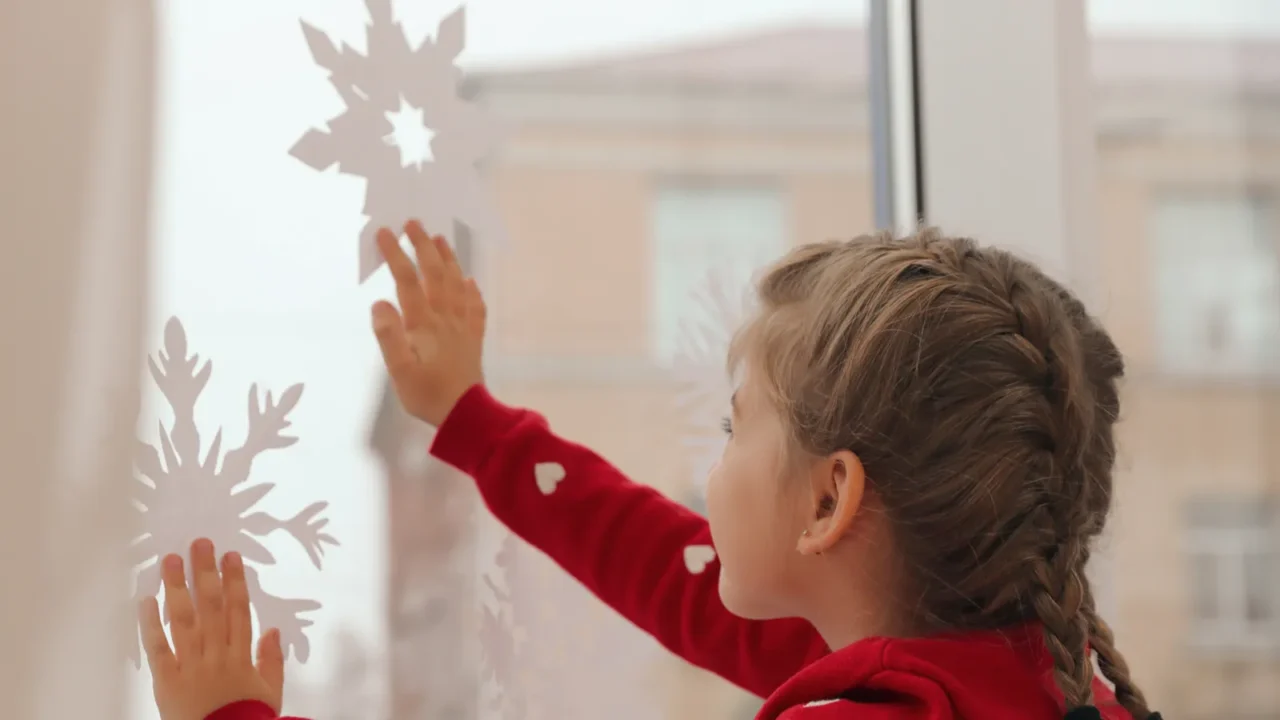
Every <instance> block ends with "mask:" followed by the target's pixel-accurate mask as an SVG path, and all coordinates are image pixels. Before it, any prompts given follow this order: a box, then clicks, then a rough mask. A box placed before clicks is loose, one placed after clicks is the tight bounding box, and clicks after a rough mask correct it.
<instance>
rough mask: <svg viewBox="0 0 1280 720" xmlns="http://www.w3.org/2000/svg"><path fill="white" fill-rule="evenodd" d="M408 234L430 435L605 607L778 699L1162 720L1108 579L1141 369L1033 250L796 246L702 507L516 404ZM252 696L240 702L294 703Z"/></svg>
mask: <svg viewBox="0 0 1280 720" xmlns="http://www.w3.org/2000/svg"><path fill="white" fill-rule="evenodd" d="M406 233H407V234H408V236H409V237H410V239H411V240H412V242H413V245H414V248H415V251H416V254H417V259H418V266H419V267H420V268H421V271H422V272H421V275H419V273H418V271H417V270H415V267H414V264H413V262H412V261H411V260H410V259H409V258H408V257H407V256H406V255H405V254H404V253H403V252H402V251H401V250H400V248H399V246H398V245H397V244H396V238H395V235H394V234H393V233H391V232H388V231H385V230H384V231H383V232H382V233H381V234H380V236H379V243H380V247H381V250H382V253H383V255H384V256H385V257H386V260H387V263H388V265H389V266H390V268H391V272H392V274H393V275H394V277H395V281H396V288H397V294H398V298H399V301H400V309H401V310H400V312H397V311H396V309H395V308H394V307H393V306H391V305H390V304H388V303H379V304H377V305H376V306H375V307H374V308H373V324H374V329H375V332H376V334H377V337H378V341H379V344H380V346H381V348H382V352H383V355H384V359H385V361H386V364H387V369H388V370H389V372H390V374H391V377H392V381H393V383H394V384H395V388H396V392H397V394H398V395H399V397H400V399H401V401H402V402H403V404H404V405H405V407H406V409H407V410H408V411H409V412H411V413H412V414H414V415H416V416H417V417H419V418H421V419H423V420H425V421H426V422H428V423H431V424H433V425H436V426H437V427H438V428H439V432H438V434H437V436H436V439H435V441H434V444H433V447H432V452H433V453H434V454H435V455H436V456H437V457H439V458H440V459H442V460H444V461H446V462H449V463H451V464H453V465H455V466H456V467H458V468H460V469H461V470H463V471H465V472H467V473H468V474H470V475H472V476H473V477H475V478H476V481H477V483H478V484H479V487H480V490H481V492H482V494H483V495H484V498H485V501H486V503H487V504H488V506H489V508H490V509H491V510H492V511H493V512H494V514H495V515H497V517H498V518H499V519H501V520H502V521H503V522H504V523H505V524H506V525H507V526H508V527H509V528H510V529H511V530H512V531H513V532H515V533H517V534H518V535H520V536H521V537H522V538H524V539H525V540H526V541H528V542H529V543H531V544H532V545H534V546H536V547H538V548H540V549H541V550H543V551H544V552H546V553H547V554H548V555H549V556H550V557H552V558H553V559H554V560H556V562H558V563H559V564H560V566H561V567H563V568H564V569H565V570H566V571H567V572H569V573H570V574H572V575H573V576H574V577H575V578H577V579H578V580H579V581H581V582H582V583H583V584H584V585H586V586H587V587H588V588H589V589H590V590H591V591H592V592H594V593H595V594H596V595H597V596H599V597H600V598H601V599H602V600H603V601H604V602H606V603H608V604H609V605H611V606H612V607H613V608H614V609H616V610H617V611H618V612H620V613H622V614H623V615H624V616H626V617H627V618H628V619H630V620H631V621H632V622H633V623H635V624H636V625H638V626H639V627H640V628H642V629H644V630H645V631H646V632H648V633H650V634H651V635H653V636H654V637H655V638H657V639H658V640H659V641H660V642H662V643H663V644H664V645H665V646H666V647H667V648H669V649H670V650H672V651H673V652H675V653H676V654H678V655H679V656H681V657H682V658H684V659H686V660H688V661H689V662H691V663H693V664H695V665H698V666H701V667H703V668H706V669H708V670H710V671H712V672H715V673H716V674H718V675H720V676H721V677H724V678H725V679H727V680H729V681H731V682H733V683H735V684H737V685H739V686H741V687H743V688H745V689H747V690H749V691H751V692H753V693H756V694H758V695H760V696H763V697H766V698H767V700H766V701H765V704H764V707H763V708H762V709H761V711H760V714H759V716H758V720H823V719H824V718H825V719H829V720H838V719H841V718H848V719H849V720H854V719H855V718H856V719H857V720H1059V719H1061V718H1063V717H1064V716H1065V717H1068V718H1073V719H1077V718H1079V719H1083V718H1095V719H1097V718H1105V719H1106V720H1146V719H1147V718H1157V717H1158V716H1156V715H1153V714H1151V713H1150V712H1149V710H1148V708H1147V705H1146V701H1145V700H1144V699H1143V696H1142V693H1141V692H1140V691H1139V690H1138V688H1137V687H1136V686H1135V685H1134V683H1133V682H1132V681H1131V680H1130V678H1129V671H1128V668H1127V667H1126V665H1125V662H1124V658H1123V657H1122V656H1121V655H1120V653H1119V652H1118V651H1117V650H1116V648H1115V645H1114V643H1113V638H1112V635H1111V631H1110V630H1109V629H1108V627H1107V625H1106V623H1104V622H1103V621H1102V619H1101V618H1100V617H1098V615H1097V611H1096V608H1095V606H1094V600H1093V595H1092V592H1091V591H1090V588H1089V584H1088V580H1087V578H1086V576H1085V572H1084V568H1085V564H1086V562H1087V561H1088V558H1089V550H1090V547H1091V544H1092V542H1093V540H1094V539H1095V538H1096V537H1097V536H1098V534H1099V533H1101V531H1102V529H1103V525H1104V523H1105V520H1106V516H1107V513H1108V511H1109V509H1110V504H1111V494H1112V477H1111V471H1112V465H1113V462H1114V459H1115V440H1114V433H1113V426H1114V424H1115V421H1116V418H1117V415H1118V412H1119V399H1118V395H1117V389H1116V383H1117V381H1118V380H1119V378H1120V376H1121V374H1122V372H1123V363H1122V360H1121V357H1120V353H1119V352H1118V351H1117V350H1116V347H1115V346H1114V344H1113V343H1112V342H1111V339H1110V338H1109V337H1108V336H1107V334H1106V332H1104V331H1103V330H1102V329H1101V328H1100V327H1099V326H1098V324H1097V323H1096V322H1095V321H1094V320H1093V319H1092V318H1090V317H1089V316H1088V314H1087V313H1086V312H1085V309H1084V307H1083V306H1082V305H1081V303H1080V302H1079V301H1078V300H1076V299H1075V298H1074V297H1073V296H1072V295H1071V294H1070V293H1069V292H1067V291H1066V290H1065V289H1064V288H1063V287H1062V286H1060V285H1058V284H1057V283H1055V282H1053V281H1052V280H1050V279H1049V278H1047V277H1045V276H1044V275H1043V274H1042V273H1040V272H1039V271H1038V270H1037V269H1036V268H1035V267H1033V266H1032V265H1030V264H1028V263H1026V262H1023V261H1021V260H1018V259H1016V258H1015V257H1013V256H1011V255H1009V254H1008V253H1005V252H1001V251H998V250H991V249H984V248H979V247H978V246H976V245H975V244H974V243H973V242H971V241H968V240H962V239H953V238H946V237H942V236H940V235H938V234H937V233H935V232H932V231H925V232H922V233H920V234H918V235H916V236H914V237H909V238H906V239H891V238H889V237H884V236H877V237H863V238H858V239H856V240H853V241H850V242H832V243H825V244H818V245H810V246H806V247H802V248H798V249H796V250H794V251H792V252H791V253H790V254H789V255H788V256H786V257H785V258H783V259H782V260H781V261H780V262H779V263H778V264H776V265H775V266H774V267H773V268H771V269H770V270H769V271H768V273H767V274H766V275H765V276H764V278H763V279H762V280H761V282H760V284H759V287H758V295H759V301H760V303H759V305H760V307H759V310H758V312H757V313H756V314H755V316H754V317H753V318H752V319H751V320H750V321H749V322H748V324H747V325H746V326H745V327H744V328H742V329H741V330H740V331H739V333H738V334H737V336H736V337H735V340H734V342H733V344H732V348H731V351H730V355H729V368H730V371H731V373H732V374H733V376H734V378H735V379H736V382H737V391H736V393H735V395H734V400H733V409H732V415H731V417H730V418H727V419H726V422H725V431H726V432H727V433H729V441H728V443H727V446H726V449H725V451H724V456H723V458H722V459H721V462H720V464H719V465H718V466H717V467H716V468H715V469H714V470H713V471H712V474H711V477H710V478H709V481H708V487H707V515H708V520H703V519H702V518H700V517H698V516H697V515H695V514H693V513H691V512H689V511H687V510H685V509H684V508H682V507H681V506H679V505H677V504H675V503H673V502H671V501H669V500H667V499H666V498H664V497H663V496H661V495H660V494H659V493H657V492H656V491H654V490H651V489H649V488H647V487H644V486H641V485H637V484H634V483H632V482H630V481H628V480H627V479H626V478H624V477H623V476H622V475H621V474H620V473H619V472H618V471H617V470H615V469H614V468H612V467H611V466H609V464H608V463H606V462H605V461H604V460H602V459H601V458H599V457H598V456H596V455H595V454H593V453H592V452H591V451H590V450H588V449H586V448H583V447H580V446H578V445H574V444H573V443H570V442H568V441H565V440H562V439H560V438H558V437H556V436H555V435H553V434H552V433H551V431H550V430H549V429H548V428H547V425H546V422H545V421H544V420H543V419H542V418H541V417H539V416H538V415H536V414H534V413H532V412H530V411H527V410H520V409H515V408H511V407H507V406H505V405H503V404H501V403H499V402H498V401H497V400H495V399H494V398H493V396H491V395H490V394H489V393H488V391H487V390H486V389H485V387H484V385H483V382H482V376H481V370H480V368H481V365H480V355H481V352H480V351H481V339H482V336H483V332H484V305H483V302H482V301H481V298H480V294H479V292H478V291H477V289H476V286H475V284H474V283H473V282H472V281H470V280H466V279H464V278H463V276H462V274H461V272H460V271H459V269H458V265H457V263H456V261H455V260H454V258H453V254H452V252H451V251H450V250H449V248H448V245H447V244H446V243H445V242H444V240H443V239H442V238H438V237H437V238H432V237H429V236H428V235H427V234H426V233H425V232H424V231H423V229H422V228H421V227H420V226H419V225H417V224H416V223H410V224H409V225H408V226H407V227H406ZM198 586H199V585H198V584H197V587H198ZM177 587H181V585H180V584H178V585H177ZM179 592H181V591H180V590H179ZM197 604H199V603H197ZM241 655H242V656H244V657H243V660H242V663H241V664H242V665H247V664H248V660H247V652H242V653H241ZM1091 657H1092V658H1096V660H1097V663H1098V666H1099V668H1100V669H1101V672H1102V674H1103V675H1104V676H1105V678H1106V679H1107V680H1109V681H1110V683H1111V685H1112V686H1113V687H1114V692H1113V691H1112V690H1111V689H1109V688H1108V687H1107V685H1105V684H1104V683H1103V682H1102V681H1101V680H1100V679H1099V678H1097V677H1095V673H1094V666H1093V662H1092V660H1091ZM210 678H211V679H210V680H209V682H210V683H213V682H215V681H214V679H213V676H212V675H211V676H210ZM157 692H159V688H158V690H157ZM224 694H225V693H224ZM211 696H212V695H211ZM246 697H250V696H249V695H246ZM237 707H239V708H242V709H241V710H238V711H237V713H238V714H234V713H233V714H225V713H226V711H225V710H224V714H222V715H218V716H217V717H218V718H219V720H223V719H224V718H225V719H226V720H231V719H232V718H234V719H235V720H249V719H250V718H255V719H256V718H258V717H263V718H269V717H272V715H271V714H270V711H269V708H268V705H263V704H259V705H248V704H241V705H239V706H237ZM253 707H258V708H259V709H260V710H261V713H262V714H261V715H253V714H252V713H253V710H252V709H251V708H253ZM243 708H250V709H243ZM209 709H212V708H209ZM199 717H200V716H199V715H198V714H197V715H190V716H184V717H179V716H177V715H173V716H166V718H165V720H199Z"/></svg>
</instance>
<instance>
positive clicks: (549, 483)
mask: <svg viewBox="0 0 1280 720" xmlns="http://www.w3.org/2000/svg"><path fill="white" fill-rule="evenodd" d="M533 478H534V479H535V480H537V481H538V489H539V490H541V491H542V494H543V495H550V494H551V493H553V492H555V491H556V486H557V485H559V484H560V481H561V480H564V466H563V465H561V464H560V463H558V462H544V463H538V464H537V465H534V466H533Z"/></svg>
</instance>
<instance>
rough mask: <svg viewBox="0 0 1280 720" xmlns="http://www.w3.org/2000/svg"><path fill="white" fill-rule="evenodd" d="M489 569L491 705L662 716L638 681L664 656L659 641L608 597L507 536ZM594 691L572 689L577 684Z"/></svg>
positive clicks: (485, 620) (486, 620)
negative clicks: (613, 605)
mask: <svg viewBox="0 0 1280 720" xmlns="http://www.w3.org/2000/svg"><path fill="white" fill-rule="evenodd" d="M494 565H495V567H494V569H493V570H491V571H489V572H486V573H484V574H483V576H482V577H483V584H484V588H485V590H486V591H487V592H486V593H485V594H486V595H487V596H488V597H487V598H486V600H487V602H482V604H481V608H480V612H481V617H480V655H481V662H482V680H483V681H484V682H486V683H488V684H490V685H489V687H488V688H485V689H484V690H485V691H482V694H483V695H484V696H485V697H486V700H487V703H486V710H487V712H489V713H492V714H493V715H494V716H495V717H500V718H503V720H526V719H527V718H565V717H610V718H614V719H615V720H639V719H640V718H651V717H655V713H657V712H660V707H659V706H658V703H657V702H655V698H654V697H653V691H652V689H651V688H649V687H645V685H644V684H643V683H637V682H635V678H637V677H642V676H643V675H644V674H645V673H646V672H649V671H650V670H651V668H652V664H653V662H655V661H656V660H657V658H659V657H661V656H662V655H661V653H660V651H659V650H658V647H657V645H656V643H654V642H653V640H652V639H651V638H649V637H648V636H647V635H644V634H643V633H641V632H640V631H639V630H638V629H636V628H635V627H634V626H632V625H631V624H630V623H628V622H627V621H626V620H624V619H623V618H621V617H620V616H618V615H617V614H616V613H615V612H614V611H613V610H612V609H611V608H609V607H608V606H607V605H605V604H604V603H602V602H600V600H599V599H597V598H596V597H595V596H593V595H591V593H590V592H589V591H587V590H586V589H585V588H583V587H582V586H581V585H580V584H578V583H577V581H575V580H574V579H573V578H572V577H570V576H569V575H567V574H566V573H565V572H564V570H563V569H561V568H560V566H559V565H557V564H555V562H553V561H552V560H551V559H550V558H548V557H547V556H545V555H543V554H542V553H541V552H538V551H536V550H534V549H533V548H531V547H530V546H528V545H526V544H524V543H523V542H522V541H520V540H519V539H517V538H516V536H514V535H511V534H506V535H505V537H504V539H503V542H502V544H501V546H500V549H499V550H498V552H497V553H496V556H495V557H494ZM575 682H576V683H582V684H585V685H587V686H589V688H590V690H589V691H588V692H582V693H576V694H568V695H567V694H565V693H564V692H562V690H561V689H562V688H564V687H567V686H569V685H571V684H573V683H575Z"/></svg>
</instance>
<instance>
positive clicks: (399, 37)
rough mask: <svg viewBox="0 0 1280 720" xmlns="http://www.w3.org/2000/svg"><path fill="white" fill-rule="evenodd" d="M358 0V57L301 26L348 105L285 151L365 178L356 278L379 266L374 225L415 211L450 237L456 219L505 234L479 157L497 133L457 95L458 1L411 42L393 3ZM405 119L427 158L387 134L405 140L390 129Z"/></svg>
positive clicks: (461, 23) (481, 233)
mask: <svg viewBox="0 0 1280 720" xmlns="http://www.w3.org/2000/svg"><path fill="white" fill-rule="evenodd" d="M366 4H367V6H368V8H369V13H370V16H371V18H372V20H371V23H370V24H369V25H368V26H367V28H366V38H367V40H368V47H367V50H366V52H367V54H365V55H361V54H360V53H358V52H356V51H355V50H353V49H352V48H351V47H350V46H347V45H345V44H344V45H343V46H342V47H337V46H335V45H334V43H333V42H332V41H331V40H330V39H329V38H328V36H327V35H325V34H324V33H323V32H322V31H320V30H318V29H316V28H315V27H312V26H311V25H308V24H307V23H305V22H304V23H302V31H303V34H304V35H305V36H306V40H307V45H309V46H310V48H311V54H312V56H313V57H314V58H315V61H316V64H318V65H320V66H321V67H323V68H324V69H326V70H328V71H329V82H330V83H332V84H333V87H334V88H336V89H337V91H338V94H339V95H340V96H341V97H342V100H343V102H344V103H345V104H346V111H345V112H343V113H342V114H341V115H339V116H338V117H336V118H334V119H333V120H331V121H330V122H329V128H330V131H329V132H325V131H322V130H314V129H313V130H311V131H309V132H307V134H306V135H304V136H303V137H302V139H301V140H299V141H298V142H297V144H295V145H294V146H293V148H292V149H291V150H290V151H289V153H290V154H291V155H293V156H294V157H296V158H298V159H299V160H301V161H302V162H304V163H306V164H307V165H309V166H310V167H312V168H314V169H316V170H325V169H327V168H329V167H332V166H333V165H335V164H336V165H337V166H338V171H339V172H341V173H346V174H349V175H357V176H361V177H364V178H365V179H366V181H367V182H366V186H365V207H364V213H365V215H366V217H367V218H368V222H367V223H366V224H365V226H364V229H363V230H362V231H361V233H360V282H364V281H365V280H366V279H368V277H369V276H370V275H371V274H373V272H374V271H375V270H377V269H378V267H379V266H380V265H381V264H382V257H381V256H380V255H379V254H378V251H377V248H376V246H375V245H374V235H375V233H376V231H377V229H378V228H379V227H383V226H386V227H393V228H398V227H401V226H402V225H403V224H404V223H405V222H406V221H408V220H409V219H411V218H417V219H420V220H421V221H422V222H423V225H424V226H425V227H426V228H427V229H428V230H429V231H430V232H432V233H434V234H441V235H445V236H446V237H447V238H449V239H450V240H455V237H454V235H455V231H456V230H457V228H458V226H459V225H460V226H462V227H464V228H466V231H467V232H468V233H469V234H470V236H471V237H473V238H475V239H477V240H479V241H481V242H489V243H493V244H501V243H502V242H503V241H504V239H503V234H502V226H501V222H500V221H499V220H498V210H497V206H496V204H495V202H494V200H493V198H492V196H491V195H490V193H489V192H488V189H487V188H486V185H485V183H484V181H483V178H482V177H481V174H480V170H479V168H478V163H480V162H481V161H482V160H484V159H486V158H487V157H489V156H490V155H491V154H492V153H493V151H494V149H495V147H496V146H497V144H498V141H499V139H500V138H501V137H502V136H503V135H504V134H505V133H504V132H503V131H502V129H501V128H500V127H499V124H498V123H497V122H496V121H495V120H494V118H493V117H492V116H490V115H489V114H488V113H486V112H485V111H484V110H483V109H482V108H480V106H478V105H476V104H474V103H472V102H469V101H467V100H464V99H463V98H461V97H459V94H458V91H459V84H460V82H461V80H462V71H461V70H460V69H459V68H458V66H457V64H456V60H457V57H458V55H459V53H461V52H462V50H463V47H464V45H465V17H466V16H465V8H462V7H460V8H458V9H457V10H455V11H454V12H453V13H451V14H449V15H448V16H447V17H445V18H444V19H443V20H441V21H440V23H439V26H438V29H437V31H436V34H435V37H434V38H427V39H426V40H425V41H424V42H423V43H422V44H421V45H420V46H418V47H417V48H414V47H412V46H410V44H409V40H408V39H407V38H406V37H405V33H404V30H403V28H402V27H401V26H400V24H399V23H397V22H395V21H394V20H393V19H392V14H391V0H366ZM418 113H420V114H421V120H420V121H419V120H416V118H415V116H416V115H417V114H418ZM406 124H407V125H412V126H415V127H414V129H415V130H417V131H419V133H420V138H419V140H418V141H417V142H418V143H419V144H421V145H425V148H420V149H429V150H430V157H429V158H427V159H425V160H423V159H421V158H420V159H419V160H418V161H417V162H407V161H406V159H405V157H404V153H403V152H402V151H403V150H407V149H409V148H403V147H398V146H397V143H396V140H395V138H396V137H397V136H399V137H404V134H403V133H399V132H398V131H400V130H402V128H403V126H404V125H406ZM424 125H425V127H424ZM389 133H393V134H389ZM427 136H429V137H427ZM401 144H403V141H402V142H401Z"/></svg>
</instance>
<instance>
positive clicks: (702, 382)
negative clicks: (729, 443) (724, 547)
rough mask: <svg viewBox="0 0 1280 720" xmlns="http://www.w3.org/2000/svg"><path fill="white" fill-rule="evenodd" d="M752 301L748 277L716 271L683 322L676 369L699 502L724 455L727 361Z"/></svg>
mask: <svg viewBox="0 0 1280 720" xmlns="http://www.w3.org/2000/svg"><path fill="white" fill-rule="evenodd" d="M751 299H752V294H751V282H750V278H749V277H732V276H730V274H729V273H727V272H718V271H712V272H710V273H708V274H707V279H706V282H705V284H703V285H702V286H700V287H698V288H696V289H695V290H694V291H693V292H692V293H691V295H690V297H689V304H688V311H687V314H686V315H685V317H684V319H683V320H682V321H681V323H680V335H679V338H678V340H677V343H676V352H675V355H674V357H673V359H672V364H671V370H672V373H673V375H674V379H675V382H676V404H677V407H678V409H679V412H680V417H681V421H682V430H683V432H682V438H683V442H684V445H685V447H686V448H687V452H688V454H689V455H688V457H689V463H690V480H691V486H692V488H693V490H694V491H695V493H696V494H697V496H698V497H699V498H701V496H702V493H703V491H704V488H705V486H706V480H707V475H708V474H710V472H711V468H712V467H713V466H714V465H715V464H716V462H717V461H718V460H719V459H720V455H721V454H722V453H723V451H724V443H725V439H726V438H725V434H724V430H723V427H722V425H723V422H724V418H725V417H726V416H727V415H728V414H729V398H730V397H731V396H732V395H733V384H732V382H731V380H730V378H729V376H728V373H727V372H726V366H725V359H726V358H727V356H728V352H729V342H730V341H731V340H732V339H733V333H734V332H735V331H736V330H737V329H738V326H739V325H741V324H742V322H743V321H744V320H745V319H746V318H747V314H748V311H749V309H750V307H751Z"/></svg>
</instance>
